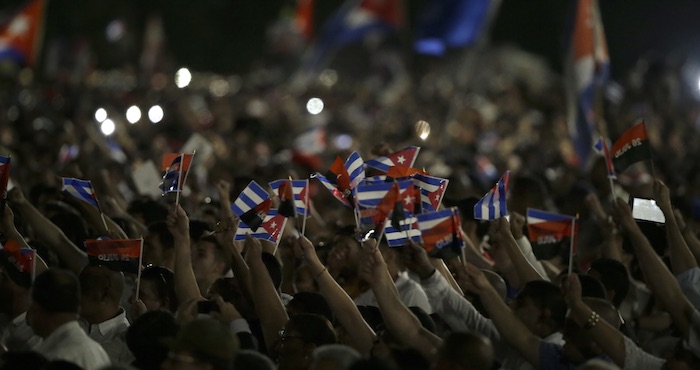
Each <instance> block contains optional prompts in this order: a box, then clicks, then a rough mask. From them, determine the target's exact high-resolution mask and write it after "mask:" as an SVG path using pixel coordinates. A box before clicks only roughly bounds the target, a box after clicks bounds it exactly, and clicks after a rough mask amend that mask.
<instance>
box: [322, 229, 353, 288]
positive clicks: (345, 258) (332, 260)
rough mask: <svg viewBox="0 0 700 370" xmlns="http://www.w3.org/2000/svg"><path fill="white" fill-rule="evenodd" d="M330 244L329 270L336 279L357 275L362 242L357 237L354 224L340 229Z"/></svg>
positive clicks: (327, 264) (327, 263)
mask: <svg viewBox="0 0 700 370" xmlns="http://www.w3.org/2000/svg"><path fill="white" fill-rule="evenodd" d="M329 245H330V251H329V252H328V261H327V262H326V266H328V272H330V273H331V275H332V276H333V277H334V278H336V279H338V278H339V277H341V278H345V279H348V278H350V279H351V278H354V277H356V276H357V261H358V252H359V251H360V244H359V243H358V242H357V240H356V239H355V231H354V226H353V227H346V228H343V229H341V230H339V231H338V233H337V234H336V235H335V236H334V237H333V239H332V240H331V242H330V244H329Z"/></svg>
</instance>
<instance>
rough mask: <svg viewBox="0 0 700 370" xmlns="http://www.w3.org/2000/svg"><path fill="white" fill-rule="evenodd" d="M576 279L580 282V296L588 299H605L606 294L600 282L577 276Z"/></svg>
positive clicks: (591, 278)
mask: <svg viewBox="0 0 700 370" xmlns="http://www.w3.org/2000/svg"><path fill="white" fill-rule="evenodd" d="M578 279H579V280H580V281H581V296H582V297H590V298H600V299H607V298H608V294H607V292H606V291H605V287H604V286H603V283H601V282H600V280H598V279H596V278H594V277H593V276H588V275H585V274H578Z"/></svg>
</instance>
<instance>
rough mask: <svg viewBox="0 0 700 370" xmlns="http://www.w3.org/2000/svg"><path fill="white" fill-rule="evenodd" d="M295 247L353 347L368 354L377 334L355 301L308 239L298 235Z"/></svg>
mask: <svg viewBox="0 0 700 370" xmlns="http://www.w3.org/2000/svg"><path fill="white" fill-rule="evenodd" d="M297 248H298V250H299V252H300V253H301V255H302V256H303V258H304V262H305V263H306V265H307V266H309V270H310V271H311V274H312V276H313V277H314V279H316V282H317V283H318V286H319V288H320V290H321V294H323V296H324V297H325V298H326V301H327V302H328V305H329V306H330V307H331V309H332V310H333V313H334V314H335V317H336V319H338V322H340V324H341V325H342V326H343V329H345V331H346V332H348V333H349V334H350V336H351V337H352V339H353V343H354V345H355V349H357V350H358V351H359V352H360V353H362V354H365V355H369V354H370V351H371V350H372V345H373V343H374V341H375V339H377V335H376V334H375V333H374V331H373V330H372V328H370V327H369V325H367V322H365V319H364V318H363V317H362V314H360V310H359V309H358V308H357V306H356V305H355V302H353V300H352V298H350V296H348V294H347V293H346V292H345V291H344V290H343V288H341V287H340V285H338V283H337V282H336V281H335V279H333V277H332V276H331V274H330V273H329V272H328V269H327V268H326V267H325V266H324V265H323V263H321V261H320V260H319V259H318V255H316V249H315V248H314V245H313V244H311V242H310V241H309V239H306V238H305V237H303V236H302V237H300V238H299V239H298V240H297Z"/></svg>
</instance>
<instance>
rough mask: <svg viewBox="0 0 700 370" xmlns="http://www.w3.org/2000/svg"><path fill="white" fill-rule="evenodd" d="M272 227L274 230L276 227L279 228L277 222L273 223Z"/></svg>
mask: <svg viewBox="0 0 700 370" xmlns="http://www.w3.org/2000/svg"><path fill="white" fill-rule="evenodd" d="M270 227H271V228H273V229H274V228H276V227H277V222H275V221H272V223H271V224H270Z"/></svg>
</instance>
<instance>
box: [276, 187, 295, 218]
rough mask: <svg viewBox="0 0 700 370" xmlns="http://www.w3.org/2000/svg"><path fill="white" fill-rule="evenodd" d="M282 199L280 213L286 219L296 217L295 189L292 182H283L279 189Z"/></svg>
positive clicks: (278, 192)
mask: <svg viewBox="0 0 700 370" xmlns="http://www.w3.org/2000/svg"><path fill="white" fill-rule="evenodd" d="M277 194H278V196H279V198H280V205H279V208H278V212H279V214H280V215H282V216H284V217H296V216H297V208H296V206H295V204H294V189H293V187H292V181H291V180H283V181H282V182H281V183H280V186H279V188H278V189H277Z"/></svg>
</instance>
